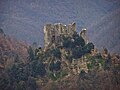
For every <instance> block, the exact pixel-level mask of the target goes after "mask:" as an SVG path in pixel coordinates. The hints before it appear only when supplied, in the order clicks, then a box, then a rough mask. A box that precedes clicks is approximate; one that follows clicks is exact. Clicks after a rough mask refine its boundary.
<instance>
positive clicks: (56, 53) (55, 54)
mask: <svg viewBox="0 0 120 90" xmlns="http://www.w3.org/2000/svg"><path fill="white" fill-rule="evenodd" d="M52 53H53V55H54V56H55V57H56V58H59V59H60V58H61V52H60V50H59V49H58V48H56V49H53V50H52Z"/></svg>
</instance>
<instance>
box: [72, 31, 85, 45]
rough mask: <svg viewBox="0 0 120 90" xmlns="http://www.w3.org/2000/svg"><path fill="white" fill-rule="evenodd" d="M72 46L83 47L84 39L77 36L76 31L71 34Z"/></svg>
mask: <svg viewBox="0 0 120 90" xmlns="http://www.w3.org/2000/svg"><path fill="white" fill-rule="evenodd" d="M73 39H74V46H80V47H83V46H84V45H85V41H84V39H83V38H82V37H81V36H79V35H78V34H77V33H76V32H75V33H74V34H73Z"/></svg>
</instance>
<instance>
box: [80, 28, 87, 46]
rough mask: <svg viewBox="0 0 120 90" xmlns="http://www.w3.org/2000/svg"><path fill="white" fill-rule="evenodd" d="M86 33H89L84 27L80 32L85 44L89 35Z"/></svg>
mask: <svg viewBox="0 0 120 90" xmlns="http://www.w3.org/2000/svg"><path fill="white" fill-rule="evenodd" d="M86 33H87V30H86V28H83V29H82V31H81V32H80V36H81V37H82V38H83V39H84V41H85V44H88V37H87V35H86Z"/></svg>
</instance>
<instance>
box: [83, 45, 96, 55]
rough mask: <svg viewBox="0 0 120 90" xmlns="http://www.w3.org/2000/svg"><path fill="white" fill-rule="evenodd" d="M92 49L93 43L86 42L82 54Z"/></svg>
mask: <svg viewBox="0 0 120 90" xmlns="http://www.w3.org/2000/svg"><path fill="white" fill-rule="evenodd" d="M92 49H94V44H93V43H88V44H87V45H85V46H84V47H83V52H84V54H86V53H91V50H92Z"/></svg>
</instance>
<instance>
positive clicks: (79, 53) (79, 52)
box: [72, 47, 83, 59]
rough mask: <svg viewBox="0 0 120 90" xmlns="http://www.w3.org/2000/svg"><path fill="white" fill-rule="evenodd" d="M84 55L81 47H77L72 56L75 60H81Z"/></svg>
mask: <svg viewBox="0 0 120 90" xmlns="http://www.w3.org/2000/svg"><path fill="white" fill-rule="evenodd" d="M82 55H83V51H82V48H81V47H75V48H74V49H72V56H73V58H75V59H77V58H81V57H82Z"/></svg>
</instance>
